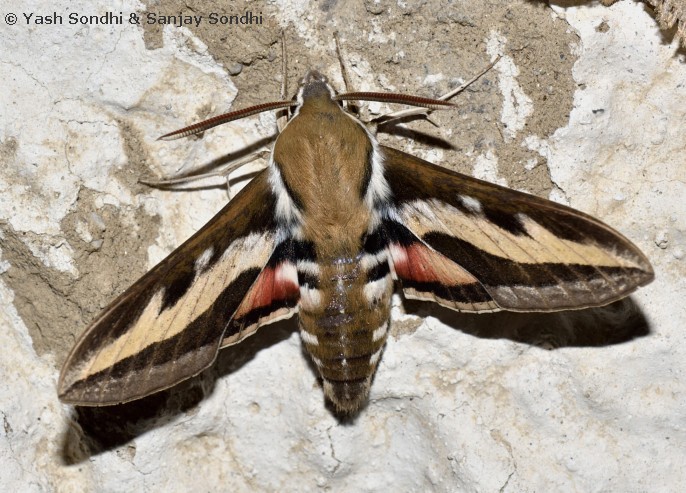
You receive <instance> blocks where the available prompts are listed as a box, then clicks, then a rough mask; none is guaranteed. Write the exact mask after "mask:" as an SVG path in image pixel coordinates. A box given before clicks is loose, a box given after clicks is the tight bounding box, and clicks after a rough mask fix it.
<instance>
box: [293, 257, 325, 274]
mask: <svg viewBox="0 0 686 493" xmlns="http://www.w3.org/2000/svg"><path fill="white" fill-rule="evenodd" d="M298 270H299V271H300V272H304V273H305V274H310V275H312V276H316V277H319V275H320V274H321V269H320V268H319V264H318V263H317V262H311V261H309V260H298Z"/></svg>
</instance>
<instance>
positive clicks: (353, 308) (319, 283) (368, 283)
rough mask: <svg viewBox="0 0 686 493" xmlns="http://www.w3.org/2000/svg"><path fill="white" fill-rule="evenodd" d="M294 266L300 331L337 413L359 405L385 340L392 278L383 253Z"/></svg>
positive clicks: (366, 390) (348, 410)
mask: <svg viewBox="0 0 686 493" xmlns="http://www.w3.org/2000/svg"><path fill="white" fill-rule="evenodd" d="M304 270H305V269H303V268H302V267H300V268H299V272H298V274H299V280H300V331H301V336H302V339H303V342H304V343H305V347H306V348H307V351H308V352H309V353H310V355H311V356H312V360H313V361H314V363H315V365H316V366H317V369H318V370H319V374H320V375H321V377H322V380H323V386H324V393H325V394H326V396H327V397H328V398H329V399H330V400H331V401H332V402H333V403H334V405H335V406H336V408H337V409H338V410H339V411H344V412H353V411H356V410H357V409H359V407H360V406H361V405H362V403H364V401H365V400H366V398H367V395H368V393H369V386H370V384H371V380H372V377H373V376H374V372H375V371H376V367H377V364H378V362H379V359H380V357H381V351H382V349H383V346H384V344H385V342H386V337H387V334H388V324H389V315H390V300H391V294H392V292H393V280H392V278H391V275H390V269H389V265H388V259H387V256H386V255H381V256H369V255H358V256H357V257H355V258H349V257H341V258H336V259H333V260H330V261H328V262H320V263H318V264H314V263H311V264H309V266H308V268H307V271H304Z"/></svg>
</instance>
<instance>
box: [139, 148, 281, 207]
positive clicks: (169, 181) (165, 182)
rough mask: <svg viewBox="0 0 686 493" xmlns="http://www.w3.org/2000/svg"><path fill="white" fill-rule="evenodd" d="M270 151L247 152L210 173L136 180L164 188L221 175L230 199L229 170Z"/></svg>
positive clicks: (267, 154)
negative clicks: (245, 154)
mask: <svg viewBox="0 0 686 493" xmlns="http://www.w3.org/2000/svg"><path fill="white" fill-rule="evenodd" d="M269 154H270V152H269V151H268V150H266V149H264V150H261V151H257V152H253V153H252V154H248V155H247V156H243V157H242V158H240V159H236V160H234V161H231V162H228V163H226V164H224V165H222V166H221V167H220V168H218V169H216V170H215V171H212V172H210V173H202V174H199V175H187V176H178V177H171V178H163V179H161V180H145V179H144V180H138V182H139V183H142V184H144V185H148V186H150V187H157V188H166V187H170V186H174V185H183V184H185V183H191V182H194V181H198V180H203V179H205V178H211V177H213V176H223V177H224V178H225V179H226V190H227V193H228V195H229V199H231V187H230V186H229V182H230V176H229V175H230V174H231V172H233V171H235V170H237V169H238V168H240V167H241V166H244V165H246V164H248V163H251V162H253V161H256V160H258V159H266V158H267V157H268V156H269ZM266 167H267V165H266V164H264V165H260V169H263V168H266Z"/></svg>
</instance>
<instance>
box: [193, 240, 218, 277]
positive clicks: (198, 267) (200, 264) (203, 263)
mask: <svg viewBox="0 0 686 493" xmlns="http://www.w3.org/2000/svg"><path fill="white" fill-rule="evenodd" d="M212 255H214V247H212V246H211V247H209V248H208V249H207V250H205V251H204V252H202V255H200V256H199V257H198V258H197V259H196V260H195V265H194V269H195V275H196V276H197V275H198V274H200V273H201V272H203V271H204V270H205V269H206V268H207V264H209V263H210V259H211V258H212Z"/></svg>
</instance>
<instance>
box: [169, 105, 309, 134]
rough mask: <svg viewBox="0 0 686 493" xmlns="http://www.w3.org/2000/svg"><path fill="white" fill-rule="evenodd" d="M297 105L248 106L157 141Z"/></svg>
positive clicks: (176, 131)
mask: <svg viewBox="0 0 686 493" xmlns="http://www.w3.org/2000/svg"><path fill="white" fill-rule="evenodd" d="M297 104H298V102H297V101H274V102H272V103H263V104H258V105H255V106H250V107H248V108H244V109H242V110H236V111H231V112H229V113H224V114H223V115H219V116H214V117H212V118H209V119H207V120H204V121H201V122H198V123H194V124H193V125H189V126H187V127H183V128H180V129H178V130H174V131H173V132H169V133H168V134H164V135H163V136H162V137H159V138H158V139H157V140H175V139H180V138H182V137H188V136H190V135H195V134H199V133H202V132H204V131H205V130H209V129H210V128H213V127H216V126H218V125H222V124H224V123H228V122H232V121H234V120H240V119H241V118H245V117H246V116H251V115H256V114H258V113H262V112H264V111H271V110H278V109H281V108H291V107H293V106H296V105H297Z"/></svg>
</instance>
